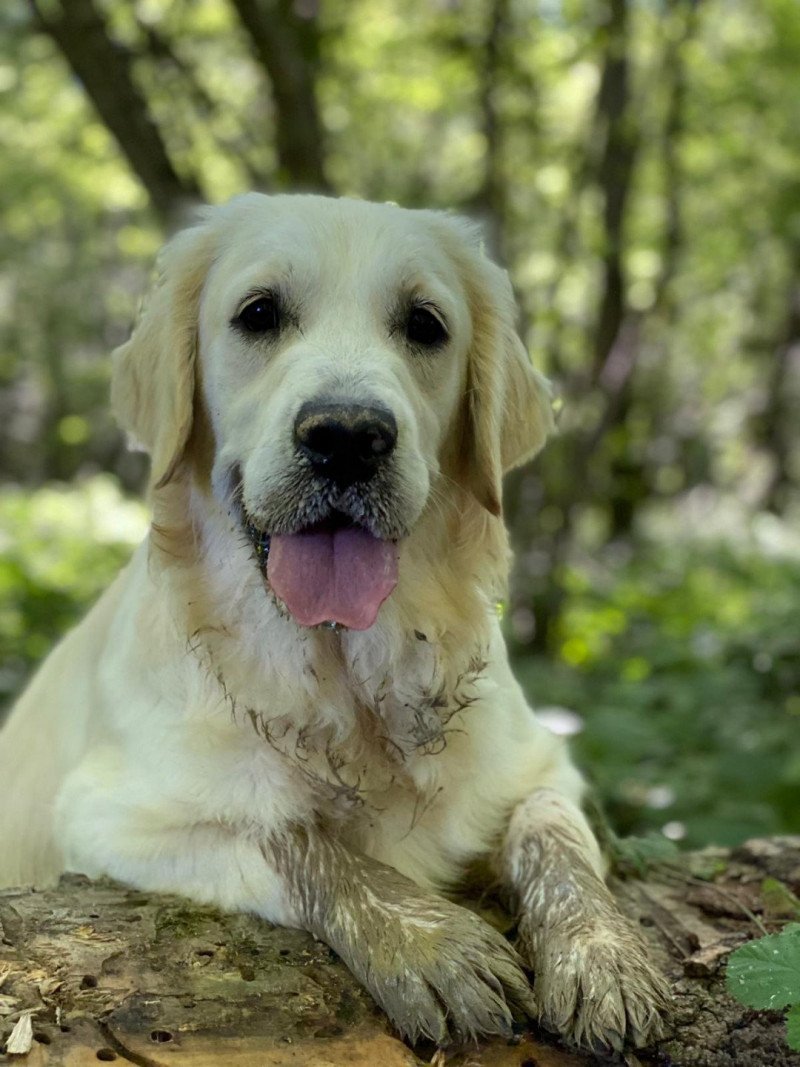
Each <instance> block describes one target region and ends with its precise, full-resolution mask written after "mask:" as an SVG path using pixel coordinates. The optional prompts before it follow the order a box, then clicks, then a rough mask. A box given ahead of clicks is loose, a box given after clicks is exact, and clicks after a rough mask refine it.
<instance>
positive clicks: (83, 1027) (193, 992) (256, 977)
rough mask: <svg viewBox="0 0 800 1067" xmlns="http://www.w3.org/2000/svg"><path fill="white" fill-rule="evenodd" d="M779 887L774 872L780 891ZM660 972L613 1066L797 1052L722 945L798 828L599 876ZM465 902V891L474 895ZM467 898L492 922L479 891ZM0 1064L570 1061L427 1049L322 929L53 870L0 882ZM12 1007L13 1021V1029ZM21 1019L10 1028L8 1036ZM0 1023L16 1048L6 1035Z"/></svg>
mask: <svg viewBox="0 0 800 1067" xmlns="http://www.w3.org/2000/svg"><path fill="white" fill-rule="evenodd" d="M781 887H784V889H785V892H784V889H782V888H781ZM614 889H615V893H616V895H617V897H618V899H619V900H620V903H621V905H622V907H623V908H624V910H625V911H626V912H627V913H628V914H629V915H631V916H632V917H634V918H635V919H636V920H637V921H638V922H640V923H641V924H642V928H643V930H644V932H645V934H646V936H647V937H648V940H649V941H650V943H651V944H652V947H653V954H654V958H655V959H656V960H657V961H658V962H659V963H660V964H661V966H662V967H663V969H664V971H665V972H666V973H667V974H668V976H669V978H670V981H671V983H672V987H673V991H674V996H675V1016H674V1020H673V1023H672V1028H671V1033H670V1035H669V1037H668V1038H667V1039H666V1040H665V1041H663V1042H662V1043H661V1044H660V1045H659V1046H658V1047H656V1048H653V1049H650V1050H646V1051H638V1052H636V1053H629V1054H627V1055H626V1057H625V1058H624V1060H620V1059H618V1060H617V1062H626V1063H627V1064H628V1067H635V1065H637V1064H642V1065H653V1067H656V1065H660V1067H734V1065H735V1067H800V1054H797V1053H792V1052H790V1051H789V1049H788V1048H787V1046H786V1040H785V1029H784V1024H783V1020H782V1016H781V1014H780V1013H764V1012H754V1011H750V1010H749V1009H747V1008H743V1007H742V1006H741V1005H739V1004H737V1003H736V1002H735V1001H733V1000H732V999H731V998H730V997H729V996H728V995H727V994H726V993H725V990H724V981H723V976H724V967H725V960H726V957H727V955H728V953H729V952H730V951H731V950H732V949H733V948H735V947H737V946H738V945H740V944H742V943H743V942H744V941H746V940H747V939H749V938H751V937H754V936H758V935H759V934H760V933H761V932H762V931H763V929H766V930H768V931H773V930H776V929H779V928H780V925H781V924H782V923H783V922H785V921H786V919H787V918H797V916H796V915H793V914H792V909H793V907H795V906H796V905H794V904H793V903H792V893H794V894H800V837H794V838H789V837H786V838H772V839H765V840H757V841H752V842H748V843H747V844H746V845H744V846H741V847H740V848H738V849H736V850H734V851H733V852H728V851H725V850H721V849H706V850H704V851H703V852H698V853H688V854H686V855H685V856H683V857H681V861H680V864H679V865H676V866H673V867H672V868H670V869H663V870H660V871H659V873H655V874H651V875H650V876H648V878H647V879H646V880H644V881H634V880H628V881H626V882H621V883H618V884H616V885H615V887H614ZM475 906H476V907H477V905H475ZM480 910H481V911H482V913H484V914H486V916H487V917H488V918H489V919H490V920H492V921H495V922H497V923H498V924H499V925H501V926H502V925H505V926H506V927H509V926H510V920H509V919H508V918H507V917H504V916H503V914H502V913H501V912H500V911H499V910H498V908H497V907H496V906H493V904H492V902H491V901H489V902H488V903H487V901H485V900H484V901H483V902H482V904H481V907H480ZM0 925H1V926H2V929H1V930H0V934H1V935H2V937H1V943H0V1048H2V1050H3V1051H2V1053H0V1063H14V1064H20V1065H24V1067H40V1065H51V1067H56V1065H59V1067H61V1065H64V1067H89V1065H93V1067H96V1065H97V1064H98V1063H103V1062H113V1061H119V1063H120V1065H122V1064H126V1063H134V1064H139V1065H141V1067H170V1065H180V1064H186V1065H187V1067H212V1065H214V1067H216V1065H223V1067H294V1065H308V1067H344V1065H348V1067H368V1065H369V1067H372V1065H377V1067H420V1065H421V1064H425V1063H431V1062H433V1063H435V1064H437V1065H440V1067H443V1065H444V1064H447V1065H449V1067H587V1065H590V1064H601V1063H605V1064H607V1063H608V1062H609V1061H608V1060H607V1059H605V1060H603V1059H599V1058H597V1057H594V1056H591V1055H585V1054H579V1053H576V1052H575V1051H573V1050H570V1049H566V1048H565V1047H564V1046H563V1045H561V1044H560V1043H559V1042H558V1041H557V1040H556V1039H555V1038H554V1037H552V1036H550V1035H548V1034H546V1033H543V1032H540V1031H537V1030H536V1029H535V1028H533V1027H531V1028H530V1029H528V1030H525V1031H523V1032H521V1033H520V1034H519V1035H518V1037H517V1038H515V1039H514V1041H513V1042H506V1041H494V1042H488V1043H485V1044H482V1045H481V1046H480V1047H477V1046H476V1047H470V1048H467V1049H460V1050H449V1051H447V1052H446V1053H444V1052H437V1050H436V1049H435V1048H433V1046H431V1047H417V1048H416V1049H414V1050H412V1049H410V1048H409V1047H408V1046H407V1045H405V1044H404V1043H403V1042H402V1041H400V1040H399V1039H398V1038H397V1037H396V1036H395V1035H394V1034H393V1033H392V1032H391V1028H390V1027H389V1026H388V1024H387V1022H386V1020H385V1019H384V1017H383V1016H382V1014H381V1013H380V1011H378V1009H377V1008H376V1007H375V1006H374V1004H373V1003H372V1001H371V1000H370V998H369V996H368V995H367V994H366V993H365V992H364V991H363V990H362V989H361V988H360V986H359V985H358V983H357V982H356V981H355V980H354V979H353V978H352V977H351V975H350V974H349V972H348V971H347V969H346V968H345V967H344V966H343V965H342V964H341V963H340V962H339V961H338V959H337V958H336V957H335V955H334V954H333V953H332V952H331V950H330V949H328V948H327V946H325V945H324V944H322V943H321V942H319V941H315V940H314V939H313V938H311V937H310V936H308V935H307V934H303V933H301V932H299V931H295V930H286V929H281V928H279V927H273V926H271V925H270V924H268V923H266V922H263V921H262V920H259V919H256V918H253V917H251V916H247V915H238V914H224V913H221V912H219V911H217V910H215V909H213V908H207V907H199V906H197V905H194V904H191V903H189V902H187V901H185V900H182V899H179V898H176V897H165V896H159V895H157V894H151V893H143V892H139V891H136V890H132V889H128V888H126V887H124V886H119V885H116V884H114V883H111V882H106V881H100V882H91V881H89V880H88V879H86V878H83V877H81V876H75V875H69V876H66V877H64V878H63V879H62V881H61V883H60V885H59V886H58V887H57V888H56V889H52V890H47V891H42V892H37V891H32V890H5V891H3V892H1V893H0ZM28 1018H30V1022H31V1026H30V1027H27V1019H28ZM26 1030H27V1032H28V1036H27V1039H26ZM12 1032H14V1033H15V1035H16V1040H15V1044H14V1045H13V1046H12V1047H19V1045H20V1041H21V1043H22V1045H23V1047H25V1046H27V1045H29V1050H28V1051H27V1052H25V1051H22V1052H13V1051H6V1046H7V1044H8V1042H9V1038H10V1035H11V1034H12Z"/></svg>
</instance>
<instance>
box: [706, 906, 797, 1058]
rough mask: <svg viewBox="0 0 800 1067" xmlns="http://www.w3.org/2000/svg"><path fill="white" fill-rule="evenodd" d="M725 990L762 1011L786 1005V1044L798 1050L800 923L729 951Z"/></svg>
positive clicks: (777, 1008) (748, 1005) (773, 1009)
mask: <svg viewBox="0 0 800 1067" xmlns="http://www.w3.org/2000/svg"><path fill="white" fill-rule="evenodd" d="M725 982H726V985H727V987H728V992H729V993H730V994H731V996H733V997H735V998H736V999H737V1000H738V1001H739V1002H740V1003H741V1004H745V1005H746V1006H747V1007H749V1008H757V1009H759V1010H761V1011H766V1010H770V1011H779V1010H780V1009H781V1008H787V1007H789V1008H790V1009H791V1010H790V1011H789V1014H788V1016H787V1037H788V1041H789V1046H790V1047H791V1048H793V1049H797V1050H798V1051H800V923H790V924H789V925H788V926H785V927H784V928H783V930H781V931H780V933H777V934H769V935H767V936H766V937H761V938H759V939H758V940H757V941H751V942H749V944H747V945H742V947H741V948H738V949H736V951H735V952H732V953H731V955H730V958H729V960H728V968H727V972H726V974H725Z"/></svg>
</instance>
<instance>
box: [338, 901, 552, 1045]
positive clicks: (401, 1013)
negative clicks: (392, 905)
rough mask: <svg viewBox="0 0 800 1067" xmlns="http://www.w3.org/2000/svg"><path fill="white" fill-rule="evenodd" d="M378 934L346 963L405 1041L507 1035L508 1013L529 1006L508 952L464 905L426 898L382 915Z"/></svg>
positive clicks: (527, 1011) (497, 936)
mask: <svg viewBox="0 0 800 1067" xmlns="http://www.w3.org/2000/svg"><path fill="white" fill-rule="evenodd" d="M377 933H378V937H377V940H376V941H375V942H374V943H372V944H369V945H366V944H364V945H362V946H359V947H358V948H357V949H355V951H351V952H350V953H349V954H348V955H349V958H347V956H345V958H346V962H347V963H348V964H349V966H350V968H351V969H352V971H353V972H354V974H355V975H356V976H357V977H358V978H360V979H361V981H362V982H363V983H364V985H365V986H366V987H367V989H368V990H369V991H370V993H371V994H372V996H373V997H374V998H375V1000H376V1001H377V1002H378V1003H379V1004H380V1006H381V1007H382V1008H383V1010H384V1011H385V1012H386V1014H387V1015H388V1016H389V1018H390V1019H391V1021H392V1023H393V1024H394V1025H395V1026H396V1027H397V1029H398V1030H399V1031H400V1032H401V1033H402V1035H403V1036H404V1037H407V1038H408V1039H409V1040H411V1041H412V1042H413V1041H416V1040H417V1039H418V1038H421V1037H426V1038H430V1039H431V1040H433V1041H435V1042H436V1043H437V1044H439V1045H448V1044H451V1043H458V1042H463V1041H469V1040H474V1039H475V1038H477V1037H479V1036H485V1035H498V1034H499V1035H502V1036H505V1037H510V1036H511V1033H512V1030H511V1024H512V1017H513V1015H514V1014H521V1015H530V1014H531V1013H532V1012H533V1010H534V1002H533V995H532V991H531V988H530V985H529V983H528V980H527V978H526V977H525V975H524V973H523V971H522V969H521V966H520V965H521V960H520V959H519V957H518V956H517V954H516V952H515V951H514V949H513V948H512V947H511V945H509V943H508V942H507V941H506V940H505V938H504V937H503V936H502V935H501V934H499V933H498V932H497V931H496V930H494V929H493V928H492V927H491V926H489V925H487V924H486V923H485V922H484V921H483V920H482V919H480V918H478V916H477V915H474V914H473V913H472V912H470V911H467V910H466V909H464V908H460V907H458V906H457V905H455V904H450V903H449V902H448V901H445V900H439V899H438V898H433V897H432V898H429V899H428V900H427V901H426V902H425V905H424V907H421V906H420V905H419V904H418V905H417V906H416V907H414V908H409V909H408V913H407V914H406V915H404V916H403V917H402V918H398V917H397V916H396V915H392V916H387V922H386V925H385V927H384V928H383V929H382V930H380V931H378V932H377ZM342 955H345V953H342Z"/></svg>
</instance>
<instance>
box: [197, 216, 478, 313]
mask: <svg viewBox="0 0 800 1067" xmlns="http://www.w3.org/2000/svg"><path fill="white" fill-rule="evenodd" d="M217 225H218V227H219V228H218V234H219V243H218V250H217V255H216V257H215V261H214V265H213V267H212V270H211V275H210V277H211V278H213V280H214V282H215V283H216V288H217V290H218V292H219V296H220V297H221V298H222V299H227V300H230V299H238V296H241V292H240V291H242V290H244V291H246V289H247V288H248V287H257V286H259V285H268V284H270V283H271V282H286V283H292V282H294V283H295V284H298V285H302V286H311V285H319V286H321V285H322V284H323V282H324V283H326V284H328V285H331V284H332V283H337V282H338V283H339V285H341V284H353V283H355V284H356V285H357V286H358V289H359V291H362V292H364V293H365V294H366V293H367V292H368V291H370V290H380V289H389V290H391V289H393V288H397V287H398V286H404V287H407V288H414V287H415V286H418V285H424V284H425V283H426V281H427V282H437V283H439V284H440V285H443V286H445V287H446V288H448V289H450V290H453V291H456V290H458V289H459V288H460V279H459V271H458V268H457V265H456V263H455V260H454V257H453V255H452V253H451V249H452V247H453V246H454V245H458V244H460V245H462V246H463V245H465V244H466V243H467V240H468V238H467V236H466V235H465V234H464V233H462V232H460V230H459V227H458V225H457V224H455V223H454V222H453V221H452V220H450V219H448V218H447V217H446V216H443V215H438V214H437V213H435V212H430V211H415V210H410V209H406V208H401V207H398V206H396V205H394V204H375V203H370V202H367V201H356V200H334V199H330V198H326V197H316V196H278V197H258V198H257V199H255V200H254V201H249V202H243V203H242V204H241V205H240V206H239V210H238V211H227V212H225V215H224V217H222V218H220V219H219V220H217ZM220 290H221V291H220ZM237 294H238V295H237Z"/></svg>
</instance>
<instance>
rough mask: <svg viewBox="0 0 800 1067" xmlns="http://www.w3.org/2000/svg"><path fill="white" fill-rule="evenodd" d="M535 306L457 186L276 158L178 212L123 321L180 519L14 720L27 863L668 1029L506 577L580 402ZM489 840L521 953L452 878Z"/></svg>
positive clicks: (133, 418) (570, 1034) (5, 832)
mask: <svg viewBox="0 0 800 1067" xmlns="http://www.w3.org/2000/svg"><path fill="white" fill-rule="evenodd" d="M514 317H515V312H514V303H513V298H512V293H511V289H510V286H509V283H508V281H507V278H506V276H505V274H504V273H503V272H502V271H501V270H499V269H498V268H497V267H496V266H494V265H493V264H492V263H491V262H489V261H488V260H487V259H486V258H485V257H484V256H483V255H482V254H481V252H480V250H479V242H478V239H477V236H476V233H475V231H474V228H473V227H472V225H470V224H469V223H466V222H464V221H459V220H457V219H453V218H450V217H447V216H445V215H441V214H436V213H433V212H426V211H407V210H403V209H401V208H398V207H394V206H388V205H376V204H369V203H361V202H356V201H348V200H329V199H325V198H321V197H314V196H282V197H266V196H261V195H256V194H252V195H248V196H243V197H239V198H237V199H235V200H233V201H232V202H231V203H229V204H227V205H226V206H224V207H221V208H214V209H210V210H208V211H207V212H206V213H205V214H204V215H203V217H202V220H201V222H200V223H199V224H198V225H197V226H195V227H194V228H192V229H189V230H187V231H185V232H183V233H182V234H180V235H179V236H178V237H176V238H175V239H174V240H173V241H172V242H171V243H170V244H169V245H168V247H167V249H166V251H165V253H164V257H163V276H162V279H161V281H160V284H159V285H158V287H157V289H156V291H155V293H154V294H153V295H152V297H151V298H150V301H149V303H148V306H147V308H146V310H145V313H144V315H143V318H142V321H141V322H140V324H139V325H138V327H137V329H136V331H135V332H134V335H133V338H132V339H131V341H129V342H128V344H126V345H124V346H123V347H122V348H121V349H119V350H118V351H117V352H116V353H115V357H114V379H113V400H114V404H115V407H116V409H117V412H118V413H119V416H120V418H121V420H122V422H123V424H124V425H125V426H126V427H127V428H128V429H129V430H130V431H131V433H132V434H133V435H134V436H135V437H136V438H137V439H138V440H139V441H140V442H141V443H142V444H143V445H144V446H145V447H146V448H147V449H148V451H149V452H150V454H151V457H152V489H153V492H152V504H153V512H154V517H153V524H152V531H151V534H150V536H149V537H148V539H147V540H146V541H145V543H144V544H143V545H142V546H141V547H140V548H139V550H138V551H137V552H136V554H135V555H134V558H133V560H132V561H131V563H130V564H129V566H128V567H127V568H126V569H125V570H124V571H123V573H122V574H121V575H120V576H119V578H118V579H117V581H116V582H115V583H114V585H113V586H112V587H111V588H110V589H109V590H108V591H107V592H106V594H105V595H104V596H103V597H102V598H101V600H100V601H99V603H98V604H97V605H96V606H95V607H94V609H93V610H92V611H91V612H90V614H89V615H88V617H87V618H86V619H85V620H84V622H83V623H82V624H81V625H80V626H79V627H78V628H77V629H76V630H74V631H73V632H72V633H71V634H70V635H69V636H68V637H67V638H66V639H65V640H64V641H63V642H62V644H60V645H59V647H58V648H57V649H56V650H55V651H54V652H53V654H52V655H51V656H50V658H49V659H48V660H47V662H46V663H45V665H44V666H43V668H42V669H41V671H40V672H39V674H38V675H37V676H36V678H35V679H34V681H33V683H32V684H31V686H30V688H29V689H28V691H27V692H26V693H25V695H24V696H23V698H22V699H21V701H20V702H19V704H18V705H17V707H16V708H15V710H14V712H13V713H12V715H11V718H10V720H9V722H8V724H7V726H6V727H5V729H4V731H3V733H2V735H0V811H2V828H1V830H0V885H6V886H8V885H14V884H27V883H43V882H47V881H51V880H53V879H55V878H56V877H57V876H58V875H59V873H60V872H62V871H65V870H72V871H83V872H85V873H86V874H89V875H93V876H96V875H110V876H112V877H114V878H117V879H120V880H121V881H123V882H127V883H129V884H131V885H135V886H139V887H141V888H143V889H148V890H163V891H165V892H176V893H182V894H185V895H187V896H190V897H193V898H194V899H196V900H198V901H205V902H210V903H214V904H217V905H220V906H222V907H223V908H230V909H242V910H246V911H251V912H255V913H256V914H258V915H261V916H263V917H264V918H266V919H269V920H271V921H273V922H276V923H280V924H283V925H286V926H293V927H301V928H304V929H306V930H310V931H311V932H312V933H313V934H314V935H316V936H317V937H319V938H322V939H324V940H325V941H327V942H328V944H329V945H331V947H332V948H334V949H335V950H336V952H338V953H339V955H340V956H341V957H342V958H343V959H344V960H345V961H346V962H347V964H348V965H349V966H350V968H351V969H352V970H353V972H354V973H355V974H356V975H357V976H358V977H359V979H361V981H362V982H363V983H364V984H365V985H366V986H367V988H368V989H369V990H370V991H371V993H372V994H373V996H374V997H375V999H376V1000H377V1001H378V1003H379V1004H381V1005H382V1007H383V1008H384V1009H385V1010H386V1012H387V1013H388V1014H389V1016H390V1017H391V1019H392V1020H393V1022H394V1023H395V1025H396V1026H397V1027H398V1029H399V1030H401V1031H402V1032H403V1033H404V1034H405V1035H407V1036H408V1037H409V1038H411V1039H415V1038H417V1037H419V1036H421V1035H424V1036H427V1037H430V1038H432V1039H434V1040H435V1041H437V1042H439V1043H440V1044H444V1043H446V1042H448V1041H449V1040H462V1039H465V1038H471V1037H474V1036H476V1035H481V1034H495V1033H500V1034H506V1033H508V1032H509V1028H510V1024H511V1019H512V1011H514V1012H517V1011H521V1012H529V1013H532V1014H535V1015H536V1016H537V1017H538V1018H539V1019H540V1020H542V1021H543V1022H544V1023H545V1025H547V1026H549V1027H552V1028H554V1029H556V1030H558V1031H560V1032H561V1033H562V1034H564V1035H565V1036H566V1037H567V1038H568V1039H571V1040H573V1041H575V1042H576V1043H578V1044H583V1045H587V1046H591V1047H595V1048H598V1047H607V1046H614V1047H619V1046H620V1045H621V1043H622V1042H623V1041H624V1040H626V1039H627V1040H632V1041H634V1042H637V1043H641V1042H645V1041H648V1040H649V1039H651V1038H653V1037H655V1036H657V1035H658V1033H659V1028H660V1022H659V1014H660V1013H661V1012H662V1011H663V1010H664V1008H665V1005H666V994H665V991H664V984H663V982H662V980H661V978H660V977H659V976H657V975H656V974H655V973H654V971H653V970H652V969H651V967H650V966H649V964H648V962H647V958H646V953H645V948H644V945H643V943H642V941H641V939H640V937H639V935H638V933H637V932H636V931H635V930H634V929H633V927H632V926H631V925H630V924H629V923H628V922H627V921H626V920H625V919H624V918H623V917H622V916H621V915H620V914H619V912H618V911H617V909H616V907H615V905H614V902H613V900H612V898H611V896H610V894H609V893H608V891H607V889H606V887H605V885H604V882H603V865H602V861H601V857H600V853H599V849H598V846H597V844H596V842H595V840H594V838H593V836H592V833H591V831H590V829H589V827H588V825H587V823H586V820H585V818H584V816H583V815H582V813H581V809H580V801H581V794H582V789H583V786H582V782H581V778H580V776H579V774H578V773H577V771H576V770H575V769H574V767H573V766H572V764H571V763H570V760H569V757H568V755H567V752H566V750H565V748H564V746H563V744H562V742H561V741H560V740H558V739H557V738H556V737H554V736H553V735H552V734H551V733H549V732H548V730H546V729H545V728H544V727H543V726H542V725H541V724H540V723H539V722H537V719H536V716H535V715H534V713H533V712H532V711H531V709H530V708H529V706H528V704H527V703H526V701H525V698H524V696H523V694H522V692H521V691H520V688H519V686H518V685H517V683H516V682H515V681H514V678H513V677H512V675H511V672H510V670H509V666H508V662H507V656H506V651H505V648H504V645H503V640H502V637H501V634H500V627H499V624H498V619H497V614H496V611H495V604H496V601H497V600H498V598H500V597H502V596H503V590H504V585H505V581H506V572H507V565H508V546H507V539H506V533H505V529H504V526H503V522H502V519H501V517H500V493H501V478H502V474H503V472H504V471H506V470H508V469H509V468H511V467H513V466H515V465H517V464H519V463H521V462H523V461H524V460H526V459H528V458H529V457H530V456H532V455H533V454H534V453H535V452H536V451H537V450H538V449H539V448H540V447H541V445H542V443H543V442H544V439H545V437H546V435H547V433H548V430H549V429H550V426H551V415H550V405H549V400H548V392H547V388H546V386H545V384H544V382H543V380H542V378H541V377H539V376H538V375H537V374H536V373H535V372H534V371H533V369H532V368H531V366H530V363H529V360H528V357H527V355H526V353H525V351H524V349H523V346H522V344H521V342H520V341H519V339H518V337H517V336H516V333H515V329H514ZM480 859H487V860H490V861H491V862H492V863H493V864H494V867H495V871H496V873H497V875H498V877H499V878H500V879H501V880H502V881H503V882H504V883H505V885H506V887H507V888H508V889H509V890H510V891H511V893H512V895H513V898H514V900H515V904H516V907H517V908H518V913H519V933H520V937H519V946H518V947H519V952H520V955H517V953H516V952H515V951H514V950H513V949H512V948H511V947H510V946H509V944H508V943H507V942H506V941H505V940H504V939H503V938H502V937H501V936H500V935H499V934H498V933H497V932H496V931H494V930H493V929H492V928H490V927H489V926H487V925H486V924H485V923H484V922H483V921H481V919H479V918H478V917H477V916H476V915H475V914H473V913H471V912H469V911H467V910H465V909H463V908H461V907H458V906H457V905H455V904H453V903H450V902H449V901H448V900H446V899H445V898H444V897H443V896H440V895H439V894H438V892H437V890H438V889H444V888H447V887H451V886H454V885H455V884H456V883H457V881H458V879H459V875H460V874H461V872H462V871H463V870H464V868H465V867H466V865H468V864H471V863H472V862H473V861H476V860H480ZM523 964H527V965H528V966H529V967H531V968H532V969H533V970H534V972H535V982H534V985H533V989H532V990H531V989H530V987H529V984H528V980H527V978H526V976H525V974H524V973H523V970H522V966H523Z"/></svg>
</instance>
